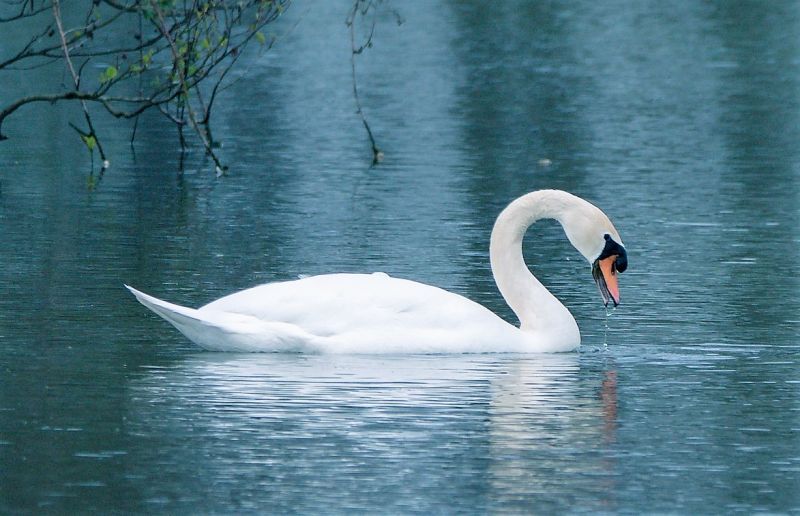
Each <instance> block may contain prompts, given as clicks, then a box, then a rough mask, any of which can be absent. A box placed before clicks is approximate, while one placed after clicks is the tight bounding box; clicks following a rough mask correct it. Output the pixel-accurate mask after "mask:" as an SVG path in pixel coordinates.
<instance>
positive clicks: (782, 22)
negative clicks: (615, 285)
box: [0, 1, 800, 513]
mask: <svg viewBox="0 0 800 516" xmlns="http://www.w3.org/2000/svg"><path fill="white" fill-rule="evenodd" d="M348 7H349V6H348V4H347V2H325V3H322V2H319V3H315V2H297V3H295V4H293V5H292V6H291V8H290V9H289V11H288V12H287V13H286V16H285V17H284V18H283V19H282V20H281V21H280V22H279V23H277V24H276V25H274V26H272V28H273V30H274V31H275V34H276V35H277V36H278V37H279V40H278V43H277V44H276V46H275V47H274V48H273V49H271V50H270V51H268V52H266V53H264V54H263V55H260V56H259V55H252V56H249V57H248V59H247V60H245V64H246V66H245V67H244V68H243V69H242V70H241V72H240V75H241V76H240V78H239V80H238V82H235V83H234V84H233V86H232V87H231V88H230V89H229V90H227V92H226V94H225V95H224V97H222V98H221V102H220V104H219V106H218V110H217V112H216V115H215V117H216V118H215V123H216V131H215V135H216V136H217V137H218V138H219V139H220V140H221V142H222V144H223V147H222V149H221V150H220V153H221V156H222V157H223V159H225V160H226V161H227V162H228V163H229V165H230V166H231V173H230V175H229V176H228V177H225V178H222V179H215V178H214V174H213V167H212V165H211V163H210V162H209V161H208V160H205V159H204V158H203V156H202V153H201V152H200V150H199V149H195V151H194V152H192V153H190V154H189V156H188V157H187V163H186V170H185V172H184V173H183V174H178V163H179V158H180V156H179V149H178V147H179V144H178V140H177V137H176V135H175V134H174V130H173V129H172V128H171V127H168V126H166V125H165V124H164V123H163V122H162V121H161V120H160V119H159V118H158V117H156V116H150V117H147V118H146V119H144V120H142V121H141V123H140V126H139V128H138V137H137V141H136V144H135V153H134V154H132V153H131V151H130V148H129V145H128V141H127V140H128V137H129V132H128V130H129V126H127V125H125V123H123V122H119V121H115V120H105V119H102V118H101V119H100V124H101V127H102V128H103V129H104V130H105V131H106V132H105V135H106V136H105V144H106V150H107V152H108V153H109V154H110V155H111V161H112V166H111V168H110V169H109V170H108V171H107V173H106V174H105V176H104V177H103V179H102V181H101V182H100V184H99V185H98V187H97V188H95V189H94V190H92V191H89V190H88V189H87V186H86V177H87V175H88V172H89V163H88V159H87V156H86V155H85V154H84V149H83V147H82V144H81V143H80V142H79V141H78V139H77V137H76V136H75V134H74V132H73V131H72V130H71V129H70V128H69V127H68V126H67V121H70V120H79V116H80V115H79V111H76V109H75V106H72V107H69V106H56V107H51V106H37V107H32V108H27V109H26V110H25V111H21V112H20V115H19V116H17V117H15V118H12V119H9V120H8V122H7V124H8V125H7V126H4V132H5V133H7V134H8V136H9V137H10V139H9V140H8V141H4V142H0V173H1V174H2V175H1V176H0V242H2V245H1V246H0V289H2V290H1V291H0V512H9V513H19V512H40V511H51V512H60V513H75V512H88V511H98V512H165V513H198V512H200V513H205V512H209V513H253V512H258V513H264V512H272V513H286V512H301V513H353V512H370V513H373V512H390V513H397V512H404V513H405V512H421V513H430V512H465V513H481V512H495V511H497V512H520V513H531V512H534V513H554V512H557V513H562V512H624V513H642V512H659V513H663V512H667V513H720V512H722V513H731V512H742V513H753V512H769V513H785V512H795V511H797V510H800V495H798V492H800V490H799V489H798V488H800V403H799V400H800V376H798V371H800V315H799V314H800V279H799V278H800V266H798V263H800V260H799V258H800V256H799V255H800V232H799V231H798V227H800V183H798V179H799V178H800V175H799V174H800V166H799V165H798V163H800V152H799V151H798V147H797V145H796V142H797V141H800V47H798V40H797V38H796V34H797V29H798V27H800V7H798V5H797V4H795V3H794V2H788V1H787V2H780V1H776V2H705V3H697V2H678V3H674V4H663V3H659V2H637V3H634V4H631V3H622V2H620V3H617V4H615V3H613V2H612V3H608V2H605V3H599V4H598V3H593V2H582V3H580V2H579V3H573V2H548V3H540V2H536V3H532V2H502V3H498V4H497V5H491V6H487V4H485V3H484V2H447V1H443V2H436V3H428V2H403V3H399V2H397V3H395V4H392V5H391V6H385V7H393V8H395V9H396V10H397V11H399V12H400V14H401V16H402V18H403V19H404V20H405V22H404V23H403V24H402V25H401V26H397V24H396V23H395V16H394V15H393V14H391V13H390V12H388V11H387V10H386V9H384V11H382V14H380V16H379V17H378V24H377V30H376V34H375V40H374V46H373V47H372V48H370V49H368V50H367V51H366V52H365V53H364V54H362V55H360V56H359V57H358V59H357V73H358V80H359V83H358V84H359V89H360V92H361V96H362V97H361V98H362V104H363V107H364V112H365V114H366V116H367V118H368V120H369V121H370V123H371V125H372V129H373V131H374V132H375V135H376V138H377V141H378V145H379V146H380V147H381V149H382V150H383V151H384V152H385V156H386V159H385V161H384V162H383V163H381V164H380V165H378V166H376V167H370V162H371V152H370V149H369V144H368V141H367V139H366V135H365V133H364V130H363V127H362V126H361V122H360V120H359V119H358V117H357V116H356V115H355V104H354V100H353V96H352V85H351V82H350V61H349V58H350V43H349V39H348V33H347V28H346V26H345V25H344V19H345V17H346V15H347V11H348ZM368 29H369V27H368V26H363V27H361V29H359V32H360V33H361V34H363V33H364V31H367V30H368ZM19 37H21V36H20V35H17V34H11V35H9V36H5V35H2V36H0V49H7V48H10V47H9V45H11V43H10V41H13V40H14V38H17V40H19ZM245 69H246V70H245ZM245 72H246V73H245ZM35 73H38V74H40V77H39V78H40V79H41V80H43V81H44V80H55V81H56V83H57V81H58V79H57V78H54V77H53V76H52V73H53V72H52V71H50V72H48V71H47V70H46V69H45V70H41V71H38V72H35ZM57 73H60V72H57ZM0 86H2V90H0V91H3V94H2V95H0V103H4V102H5V101H6V99H8V98H9V97H10V96H11V95H14V94H17V93H21V94H24V93H26V92H28V89H27V88H30V87H31V83H26V82H24V81H20V80H19V79H18V77H16V76H14V75H12V74H9V73H5V72H4V73H0ZM9 92H10V93H9ZM538 188H561V189H565V190H569V191H571V192H573V193H575V194H577V195H580V196H583V197H585V198H587V199H590V200H592V201H593V202H595V203H596V204H597V205H598V206H600V207H602V208H603V209H604V210H605V211H606V212H607V213H608V214H609V215H610V216H611V218H612V219H613V220H614V222H615V224H616V226H617V228H618V229H619V231H620V233H621V235H622V237H623V239H624V241H625V244H626V246H627V249H628V253H629V261H630V267H629V269H628V271H627V272H626V273H625V274H624V275H622V277H621V290H622V300H623V304H622V305H621V306H620V307H619V308H617V309H616V310H615V311H614V312H613V313H611V314H610V316H607V315H606V312H605V310H604V309H603V307H602V304H601V301H600V297H599V295H598V293H597V291H596V287H595V286H594V285H593V282H592V281H591V275H590V271H589V270H588V266H587V265H586V264H585V262H584V261H583V260H582V259H581V258H580V256H579V255H578V253H577V252H575V251H574V250H573V249H572V248H571V247H570V246H569V244H568V243H567V241H566V240H565V239H564V237H563V234H562V233H561V230H560V228H559V227H558V225H557V224H555V223H553V224H547V223H541V224H538V225H537V226H536V227H534V228H533V229H532V230H531V231H530V233H529V234H528V237H527V241H526V242H527V247H526V258H527V260H528V263H529V264H531V266H532V268H533V271H534V273H535V274H536V275H537V277H540V278H541V279H542V281H543V282H544V283H545V285H547V286H548V288H550V289H551V290H552V291H553V292H554V293H555V294H556V295H558V296H559V298H560V299H562V300H563V301H564V303H565V304H566V305H567V306H568V307H569V308H570V310H571V311H572V312H573V313H574V314H575V316H576V319H577V320H578V323H579V325H580V327H581V331H582V335H583V345H582V349H581V351H580V352H578V353H571V354H565V355H556V356H517V355H477V356H435V355H434V356H386V357H358V356H335V357H324V356H302V355H300V356H298V355H225V354H214V353H203V352H198V351H197V349H196V348H194V347H193V346H192V345H191V343H189V342H188V341H186V340H185V339H183V338H182V337H181V336H180V335H179V334H177V332H175V331H174V330H173V329H172V328H171V327H169V326H168V325H166V324H165V323H163V321H161V320H159V319H156V318H155V317H154V316H152V315H150V314H149V313H147V312H146V310H145V309H144V308H143V307H141V306H140V305H138V304H137V303H136V302H135V301H134V300H133V298H132V297H131V296H130V295H129V294H128V293H127V292H126V291H125V290H124V289H123V288H122V284H123V283H130V284H133V285H135V286H137V287H139V288H142V289H144V290H146V291H148V292H152V293H153V294H155V295H158V296H160V297H163V298H166V299H169V300H171V301H175V302H179V303H182V304H186V305H191V306H198V305H201V304H204V303H206V302H208V301H211V300H213V299H215V298H216V297H219V296H221V295H223V294H227V293H230V292H233V291H236V290H239V289H241V288H245V287H248V286H252V285H255V284H258V283H261V282H266V281H273V280H283V279H292V278H295V277H297V276H298V275H301V274H317V273H325V272H339V271H375V270H382V271H386V272H388V273H390V274H392V275H396V276H400V277H407V278H412V279H416V280H420V281H424V282H427V283H432V284H435V285H438V286H441V287H443V288H446V289H449V290H452V291H455V292H458V293H461V294H463V295H466V296H468V297H470V298H472V299H475V300H476V301H479V302H481V303H483V304H485V305H487V306H489V307H490V308H492V309H493V310H495V311H496V312H498V313H499V314H501V315H502V316H504V317H508V318H510V317H511V315H512V314H511V313H510V311H509V310H508V309H507V308H506V307H505V306H504V305H503V302H502V299H501V298H500V296H499V293H498V292H497V291H496V289H495V287H494V284H493V281H492V277H491V272H490V270H489V267H488V256H487V247H488V235H489V231H490V229H491V225H492V223H493V220H494V217H495V216H496V215H497V213H498V212H499V210H500V209H502V207H503V206H504V205H505V204H506V203H507V202H508V201H510V200H511V199H513V198H514V197H517V196H518V195H521V194H522V193H525V192H527V191H531V190H535V189H538Z"/></svg>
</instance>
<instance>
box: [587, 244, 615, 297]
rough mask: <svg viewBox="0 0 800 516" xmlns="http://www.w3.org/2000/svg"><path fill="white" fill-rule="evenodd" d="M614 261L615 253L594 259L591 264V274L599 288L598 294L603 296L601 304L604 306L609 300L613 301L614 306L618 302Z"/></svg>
mask: <svg viewBox="0 0 800 516" xmlns="http://www.w3.org/2000/svg"><path fill="white" fill-rule="evenodd" d="M616 261H617V255H615V254H612V255H611V256H608V257H606V258H603V259H602V260H595V262H594V264H592V276H593V277H594V281H595V283H597V287H598V288H599V289H600V295H601V296H603V304H605V305H606V306H608V302H609V301H613V302H614V306H617V305H618V304H619V283H618V282H617V268H616V266H615V262H616Z"/></svg>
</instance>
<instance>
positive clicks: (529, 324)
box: [489, 190, 580, 340]
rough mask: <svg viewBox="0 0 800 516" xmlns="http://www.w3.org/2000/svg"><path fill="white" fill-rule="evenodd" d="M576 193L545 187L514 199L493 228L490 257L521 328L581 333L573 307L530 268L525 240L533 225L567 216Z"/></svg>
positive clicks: (571, 335)
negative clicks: (571, 310)
mask: <svg viewBox="0 0 800 516" xmlns="http://www.w3.org/2000/svg"><path fill="white" fill-rule="evenodd" d="M572 197H573V196H572V195H570V194H567V193H565V192H559V191H555V190H541V191H538V192H533V193H530V194H527V195H525V196H523V197H520V198H519V199H517V200H515V201H513V202H512V203H511V204H509V205H508V207H507V208H506V209H505V210H503V211H502V212H501V213H500V215H499V216H498V217H497V221H496V222H495V224H494V229H492V237H491V242H490V245H489V257H490V261H491V266H492V273H493V274H494V279H495V282H496V283H497V288H498V289H499V290H500V293H501V294H502V295H503V298H504V299H505V300H506V303H508V306H509V307H511V309H512V310H513V311H514V313H515V314H516V315H517V317H518V318H519V321H520V329H521V330H523V331H525V332H531V333H548V334H554V335H555V334H558V335H559V336H560V337H559V338H567V339H572V338H575V337H576V336H577V339H578V340H580V334H579V333H578V326H577V324H576V323H575V319H574V318H573V317H572V314H570V313H569V310H567V308H566V307H565V306H564V305H563V304H561V302H560V301H559V300H558V299H556V297H555V296H553V294H551V293H550V292H549V291H548V290H547V289H546V288H545V287H544V285H542V284H541V283H540V282H539V280H537V279H536V278H535V277H534V276H533V274H531V272H530V271H529V270H528V266H527V265H526V264H525V260H524V258H523V256H522V240H523V238H524V237H525V231H526V230H527V229H528V227H530V225H531V224H533V223H534V222H536V221H537V220H540V219H556V220H558V221H559V222H561V224H562V225H563V223H564V222H563V215H564V214H565V213H566V211H567V210H568V208H569V205H570V203H571V201H572V199H571V198H572Z"/></svg>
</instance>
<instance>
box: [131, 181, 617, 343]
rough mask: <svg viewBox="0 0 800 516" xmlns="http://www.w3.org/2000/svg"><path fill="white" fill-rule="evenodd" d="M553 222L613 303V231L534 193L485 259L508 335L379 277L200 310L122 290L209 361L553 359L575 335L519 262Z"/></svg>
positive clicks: (283, 287)
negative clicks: (275, 354)
mask: <svg viewBox="0 0 800 516" xmlns="http://www.w3.org/2000/svg"><path fill="white" fill-rule="evenodd" d="M543 218H552V219H556V220H557V221H559V222H560V223H561V226H562V227H563V228H564V232H565V233H566V235H567V238H569V241H570V242H571V243H572V245H573V246H575V248H576V249H577V250H578V251H579V252H580V253H581V254H582V255H583V256H584V257H585V258H586V259H587V260H588V261H589V263H590V264H591V265H592V274H593V276H594V279H595V281H596V282H597V285H598V287H599V288H600V292H601V294H602V296H603V300H604V302H605V304H606V305H607V304H608V302H609V300H611V301H613V302H614V305H615V306H616V305H617V303H619V289H618V286H617V273H618V272H623V271H624V270H625V268H626V267H627V254H626V252H625V248H624V247H623V244H622V240H621V239H620V236H619V233H617V230H616V229H615V228H614V225H613V224H612V223H611V221H610V220H609V219H608V217H606V215H605V214H604V213H603V212H602V211H600V209H598V208H597V207H595V206H594V205H592V204H590V203H589V202H587V201H585V200H583V199H581V198H580V197H576V196H574V195H572V194H569V193H566V192H562V191H558V190H540V191H536V192H532V193H529V194H527V195H524V196H522V197H520V198H519V199H516V200H515V201H513V202H512V203H511V204H509V205H508V207H507V208H506V209H505V210H503V211H502V213H500V216H499V217H498V218H497V221H496V222H495V225H494V229H493V230H492V236H491V243H490V247H489V255H490V260H491V266H492V272H493V273H494V278H495V281H496V282H497V286H498V288H499V290H500V292H501V294H502V295H503V297H504V298H505V300H506V302H507V303H508V305H509V306H510V307H511V309H512V310H513V311H514V313H515V314H516V315H517V317H518V318H519V320H520V327H519V328H517V327H515V326H513V325H511V324H509V323H507V322H505V321H504V320H503V319H501V318H500V317H498V316H497V315H495V314H494V313H492V312H491V311H490V310H488V309H487V308H485V307H483V306H481V305H479V304H477V303H475V302H473V301H470V300H469V299H467V298H465V297H462V296H460V295H458V294H453V293H452V292H447V291H446V290H442V289H440V288H437V287H433V286H430V285H425V284H422V283H417V282H414V281H409V280H405V279H399V278H392V277H390V276H388V275H386V274H383V273H374V274H325V275H321V276H312V277H308V278H304V279H299V280H295V281H286V282H278V283H268V284H266V285H261V286H258V287H253V288H250V289H247V290H243V291H241V292H237V293H235V294H231V295H229V296H225V297H223V298H221V299H218V300H216V301H214V302H212V303H209V304H207V305H205V306H203V307H201V308H199V309H193V308H185V307H182V306H178V305H174V304H172V303H167V302H166V301H161V300H160V299H156V298H154V297H152V296H149V295H147V294H144V293H142V292H139V291H138V290H136V289H134V288H132V287H129V286H127V285H126V287H127V288H128V289H129V290H130V291H131V292H132V293H133V294H134V295H135V296H136V298H137V299H138V300H139V301H140V302H141V303H142V304H143V305H145V306H146V307H147V308H149V309H150V310H152V311H153V312H155V313H156V314H158V315H159V316H161V317H163V318H164V319H166V320H167V321H169V322H170V323H171V324H172V325H173V326H175V327H176V328H177V329H178V330H180V332H181V333H183V334H184V335H185V336H186V337H188V338H189V340H191V341H193V342H195V343H196V344H198V345H199V346H201V347H203V348H205V349H209V350H214V351H290V352H312V353H469V352H478V353H480V352H556V351H569V350H572V349H575V348H576V347H577V346H578V345H579V344H580V332H579V331H578V325H577V324H576V323H575V319H574V318H573V317H572V314H570V312H569V310H567V308H566V307H565V306H564V305H563V304H561V303H560V302H559V301H558V299H556V298H555V296H553V295H552V294H551V293H550V292H549V291H548V290H547V289H546V288H545V287H544V286H543V285H542V284H541V283H539V281H538V280H537V279H536V278H534V277H533V275H532V274H531V273H530V271H529V270H528V267H527V266H526V265H525V262H524V260H523V256H522V239H523V237H524V236H525V231H526V230H527V228H528V227H529V226H530V225H531V224H533V223H534V222H535V221H537V220H539V219H543Z"/></svg>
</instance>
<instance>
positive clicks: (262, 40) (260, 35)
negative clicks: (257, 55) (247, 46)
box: [256, 31, 267, 45]
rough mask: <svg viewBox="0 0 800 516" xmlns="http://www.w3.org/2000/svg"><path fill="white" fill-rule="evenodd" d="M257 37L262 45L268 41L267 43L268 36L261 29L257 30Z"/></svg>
mask: <svg viewBox="0 0 800 516" xmlns="http://www.w3.org/2000/svg"><path fill="white" fill-rule="evenodd" d="M256 39H257V40H258V42H259V43H261V44H262V45H266V43H267V37H266V36H264V33H263V32H261V31H259V32H256Z"/></svg>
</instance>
